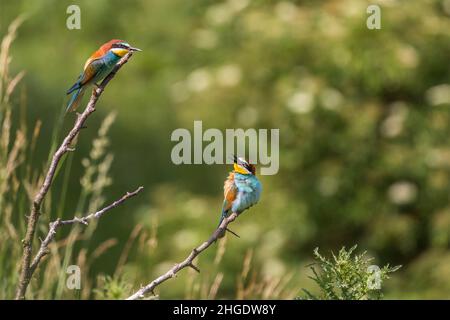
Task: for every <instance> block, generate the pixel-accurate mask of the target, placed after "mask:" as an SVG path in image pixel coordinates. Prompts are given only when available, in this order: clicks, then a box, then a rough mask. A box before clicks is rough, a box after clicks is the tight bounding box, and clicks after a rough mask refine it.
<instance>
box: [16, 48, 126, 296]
mask: <svg viewBox="0 0 450 320" xmlns="http://www.w3.org/2000/svg"><path fill="white" fill-rule="evenodd" d="M131 56H132V52H129V53H128V54H126V55H125V56H124V57H123V58H122V59H121V60H120V61H119V62H118V63H117V65H116V66H115V67H114V69H113V71H112V72H111V73H110V74H109V75H108V76H107V77H106V78H105V79H103V81H102V82H101V84H100V85H99V86H98V87H94V89H93V90H92V95H91V98H90V99H89V102H88V104H87V106H86V109H85V110H84V111H83V113H81V114H78V117H77V120H76V121H75V124H74V126H73V128H72V129H71V130H70V132H69V133H68V135H67V136H66V137H65V138H64V140H63V142H62V143H61V145H60V146H59V148H58V150H56V152H55V154H54V155H53V157H52V160H51V162H50V166H49V168H48V171H47V174H46V176H45V179H44V182H43V184H42V186H41V188H40V189H39V191H38V193H37V194H36V196H35V197H34V200H33V203H32V205H31V212H30V214H29V216H28V225H27V231H26V234H25V239H24V240H22V245H23V255H22V261H21V272H20V276H19V283H18V286H17V292H16V299H25V292H26V290H27V287H28V284H29V283H30V280H31V276H32V275H33V272H34V270H33V269H31V268H30V267H31V265H30V264H31V256H32V251H33V240H34V234H35V231H36V226H37V223H38V221H39V215H40V214H41V206H42V202H43V201H44V199H45V196H46V195H47V193H48V190H49V189H50V186H51V185H52V182H53V178H54V176H55V172H56V169H57V167H58V164H59V162H60V161H61V159H62V157H63V156H64V155H65V154H66V153H67V152H70V151H72V150H73V147H72V146H71V144H72V142H73V140H74V139H75V137H76V136H77V135H78V133H79V132H80V131H81V129H83V128H84V127H85V122H86V120H87V118H88V117H89V116H90V115H91V114H92V113H93V112H94V111H95V106H96V104H97V101H98V99H99V98H100V96H101V94H102V93H103V91H104V90H105V87H106V85H107V84H108V83H109V81H111V79H112V78H114V76H115V75H116V73H117V71H118V70H119V69H120V68H121V67H122V66H123V65H124V64H125V63H127V62H128V60H129V59H130V57H131Z"/></svg>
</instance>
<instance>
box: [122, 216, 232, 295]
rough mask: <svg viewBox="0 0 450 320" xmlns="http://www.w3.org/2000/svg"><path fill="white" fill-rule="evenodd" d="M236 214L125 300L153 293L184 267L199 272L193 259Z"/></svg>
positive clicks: (225, 227)
mask: <svg viewBox="0 0 450 320" xmlns="http://www.w3.org/2000/svg"><path fill="white" fill-rule="evenodd" d="M237 216H238V214H237V213H232V214H231V215H230V216H228V217H227V218H225V219H223V221H222V223H221V224H220V226H219V228H217V230H216V231H214V233H213V234H212V235H211V237H210V238H209V239H208V240H207V241H205V242H203V243H202V244H201V245H199V246H198V247H197V248H195V249H193V250H192V252H191V253H190V254H189V256H188V257H187V258H186V259H185V260H183V261H182V262H180V263H177V264H176V265H175V266H173V267H172V268H171V269H170V270H169V271H167V272H166V273H164V274H163V275H161V276H159V277H158V278H156V279H155V280H153V281H152V282H150V283H149V284H148V285H146V286H145V287H142V288H141V289H139V290H138V291H136V292H135V293H134V294H132V295H131V296H129V297H128V298H127V300H138V299H142V298H144V297H145V294H147V293H148V292H150V293H152V294H154V289H155V288H156V287H157V286H159V285H160V284H161V283H163V282H165V281H167V280H169V279H171V278H174V277H175V276H176V274H177V273H178V272H179V271H180V270H182V269H184V268H186V267H191V268H192V269H194V270H195V271H197V272H200V269H199V268H197V267H196V266H195V265H194V259H195V258H196V257H197V256H198V255H199V254H200V253H202V252H203V251H205V250H206V249H208V248H209V246H211V245H212V244H213V243H214V242H216V241H217V240H218V239H219V238H220V237H221V236H222V235H223V234H224V233H225V231H226V230H227V226H228V225H229V224H230V223H231V222H233V221H234V220H235V219H236V218H237Z"/></svg>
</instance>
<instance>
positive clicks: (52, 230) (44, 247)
mask: <svg viewBox="0 0 450 320" xmlns="http://www.w3.org/2000/svg"><path fill="white" fill-rule="evenodd" d="M143 189H144V187H139V188H137V189H136V190H135V191H133V192H127V193H126V194H125V195H124V196H123V197H122V198H120V199H119V200H116V201H114V202H113V203H111V204H110V205H109V206H107V207H104V208H103V209H101V210H99V211H97V212H94V213H91V214H88V215H86V216H83V217H81V218H78V217H74V218H73V219H70V220H61V219H57V220H55V221H53V222H51V223H50V227H49V230H48V233H47V236H46V237H45V239H44V240H43V241H42V242H41V247H40V248H39V251H38V252H37V254H36V256H35V257H34V259H33V262H32V263H31V265H30V272H31V273H34V271H35V270H36V268H37V266H38V265H39V263H40V262H41V259H42V258H43V257H44V256H46V255H47V254H48V253H49V249H48V246H49V244H50V242H52V241H53V239H54V238H55V235H56V229H58V228H59V227H61V226H63V225H67V224H75V223H81V224H84V225H88V224H89V221H90V220H92V219H99V218H101V217H102V216H103V215H104V214H105V213H106V212H108V211H109V210H111V209H114V208H115V207H118V206H120V205H121V204H122V203H124V202H125V201H126V200H128V199H129V198H132V197H134V196H135V195H137V194H138V193H139V192H141V191H142V190H143Z"/></svg>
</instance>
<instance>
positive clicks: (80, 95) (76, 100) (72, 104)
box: [66, 87, 85, 113]
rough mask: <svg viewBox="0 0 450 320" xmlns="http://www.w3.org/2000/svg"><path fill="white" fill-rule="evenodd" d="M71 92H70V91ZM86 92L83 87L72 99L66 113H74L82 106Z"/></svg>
mask: <svg viewBox="0 0 450 320" xmlns="http://www.w3.org/2000/svg"><path fill="white" fill-rule="evenodd" d="M69 91H70V90H69ZM72 91H73V90H72ZM84 92H85V88H84V87H81V88H79V89H78V90H77V91H75V93H74V94H73V95H72V97H71V98H70V101H69V103H68V105H67V109H66V113H67V112H72V111H74V110H75V109H76V108H77V107H78V105H79V104H80V101H81V99H82V98H83V95H84Z"/></svg>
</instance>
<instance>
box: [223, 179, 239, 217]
mask: <svg viewBox="0 0 450 320" xmlns="http://www.w3.org/2000/svg"><path fill="white" fill-rule="evenodd" d="M236 195H237V188H236V185H235V183H234V179H233V178H230V177H228V179H227V180H226V181H225V185H224V186H223V197H224V200H223V211H227V210H229V209H230V207H231V205H232V203H233V201H234V200H235V199H236Z"/></svg>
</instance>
